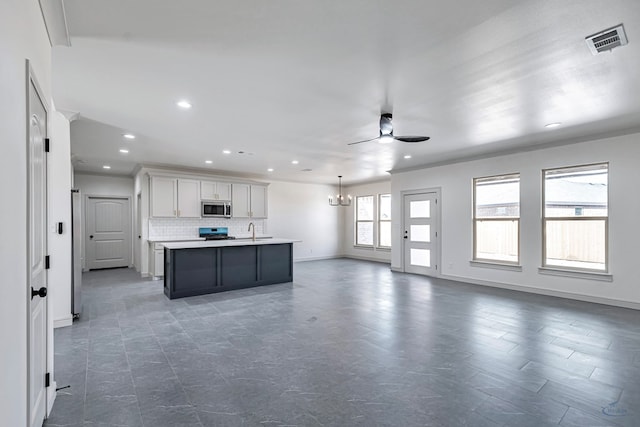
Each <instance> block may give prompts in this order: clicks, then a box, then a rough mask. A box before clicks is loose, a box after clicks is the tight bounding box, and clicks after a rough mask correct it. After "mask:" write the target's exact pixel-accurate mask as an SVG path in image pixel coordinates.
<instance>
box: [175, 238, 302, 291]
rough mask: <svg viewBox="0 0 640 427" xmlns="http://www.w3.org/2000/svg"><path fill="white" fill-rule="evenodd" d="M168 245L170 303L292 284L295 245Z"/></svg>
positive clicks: (272, 241)
mask: <svg viewBox="0 0 640 427" xmlns="http://www.w3.org/2000/svg"><path fill="white" fill-rule="evenodd" d="M269 240H270V241H269V242H268V243H264V241H247V242H239V241H226V242H197V243H196V244H193V243H192V244H182V245H180V244H176V243H171V244H165V249H164V262H165V275H164V293H165V295H166V296H167V297H169V299H175V298H183V297H190V296H195V295H204V294H210V293H215V292H223V291H230V290H233V289H242V288H250V287H254V286H263V285H273V284H276V283H286V282H291V281H293V241H291V240H286V239H269Z"/></svg>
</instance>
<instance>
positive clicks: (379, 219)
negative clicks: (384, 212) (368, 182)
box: [374, 193, 391, 249]
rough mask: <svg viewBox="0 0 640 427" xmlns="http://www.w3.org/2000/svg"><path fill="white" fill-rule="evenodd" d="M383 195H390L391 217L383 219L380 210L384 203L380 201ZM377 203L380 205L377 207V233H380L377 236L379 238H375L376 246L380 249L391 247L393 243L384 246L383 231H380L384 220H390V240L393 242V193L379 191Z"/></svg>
mask: <svg viewBox="0 0 640 427" xmlns="http://www.w3.org/2000/svg"><path fill="white" fill-rule="evenodd" d="M383 196H389V219H382V216H381V215H380V210H381V206H382V203H381V202H380V201H381V200H382V197H383ZM377 203H378V206H377V208H376V215H377V218H376V219H377V227H376V229H377V233H378V235H377V236H376V237H377V238H376V239H374V240H375V241H376V243H377V245H376V248H378V249H391V245H389V246H384V245H382V244H380V240H381V238H380V236H382V232H381V231H380V226H381V225H382V223H383V222H385V223H386V222H388V223H389V242H391V193H379V194H378V197H377Z"/></svg>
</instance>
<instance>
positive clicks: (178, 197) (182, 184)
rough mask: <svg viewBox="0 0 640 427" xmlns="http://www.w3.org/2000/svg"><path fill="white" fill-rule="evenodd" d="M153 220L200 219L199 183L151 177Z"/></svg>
mask: <svg viewBox="0 0 640 427" xmlns="http://www.w3.org/2000/svg"><path fill="white" fill-rule="evenodd" d="M150 186H151V212H150V216H151V217H153V218H175V217H180V218H200V181H197V180H193V179H178V178H170V177H163V176H152V177H151V182H150Z"/></svg>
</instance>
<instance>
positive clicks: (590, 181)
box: [543, 163, 609, 272]
mask: <svg viewBox="0 0 640 427" xmlns="http://www.w3.org/2000/svg"><path fill="white" fill-rule="evenodd" d="M608 172H609V165H608V164H607V163H601V164H596V165H586V166H575V167H567V168H562V169H547V170H545V171H543V173H544V177H543V178H544V179H543V181H544V182H543V185H544V191H543V199H544V200H543V267H555V268H558V267H560V268H563V269H578V270H597V271H599V272H606V271H607V270H608V259H607V233H608V222H609V217H608V199H609V196H608Z"/></svg>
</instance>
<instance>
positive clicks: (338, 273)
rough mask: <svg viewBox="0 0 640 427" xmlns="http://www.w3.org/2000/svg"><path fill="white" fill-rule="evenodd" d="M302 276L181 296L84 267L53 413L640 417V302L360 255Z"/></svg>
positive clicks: (442, 419)
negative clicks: (463, 276)
mask: <svg viewBox="0 0 640 427" xmlns="http://www.w3.org/2000/svg"><path fill="white" fill-rule="evenodd" d="M294 278H295V282H294V283H288V284H281V285H272V286H268V287H262V288H254V289H248V290H242V291H235V292H229V293H222V294H215V295H207V296H202V297H193V298H185V299H179V300H173V301H170V300H168V299H166V298H165V296H164V295H163V293H162V282H158V281H155V282H154V281H149V280H142V279H140V278H139V277H138V275H137V274H136V273H135V272H133V271H131V270H127V269H119V270H105V271H96V272H90V273H87V274H85V275H84V284H85V287H84V292H83V298H84V309H85V312H84V313H83V315H82V317H81V319H80V320H79V321H77V322H75V323H74V325H73V326H71V327H67V328H62V329H57V330H56V331H55V369H56V370H55V379H56V381H57V385H58V387H61V386H65V385H71V388H68V389H64V390H61V391H60V392H59V394H58V398H57V399H56V402H55V405H54V407H53V412H52V414H51V417H50V418H49V420H48V421H47V422H46V423H45V425H46V426H49V427H52V426H153V427H159V426H172V427H173V426H267V427H268V426H293V425H295V426H518V427H526V426H551V425H561V426H580V427H585V426H639V425H640V329H639V328H638V325H640V312H638V311H633V310H627V309H621V308H614V307H608V306H603V305H597V304H589V303H583V302H576V301H568V300H562V299H556V298H550V297H543V296H536V295H529V294H524V293H518V292H510V291H504V290H499V289H492V288H484V287H479V286H473V285H467V284H462V283H457V282H451V281H446V280H434V279H429V278H426V277H421V276H414V275H405V274H400V273H392V272H390V271H389V267H388V265H384V264H377V263H370V262H361V261H353V260H344V259H341V260H327V261H314V262H305V263H296V264H295V267H294Z"/></svg>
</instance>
